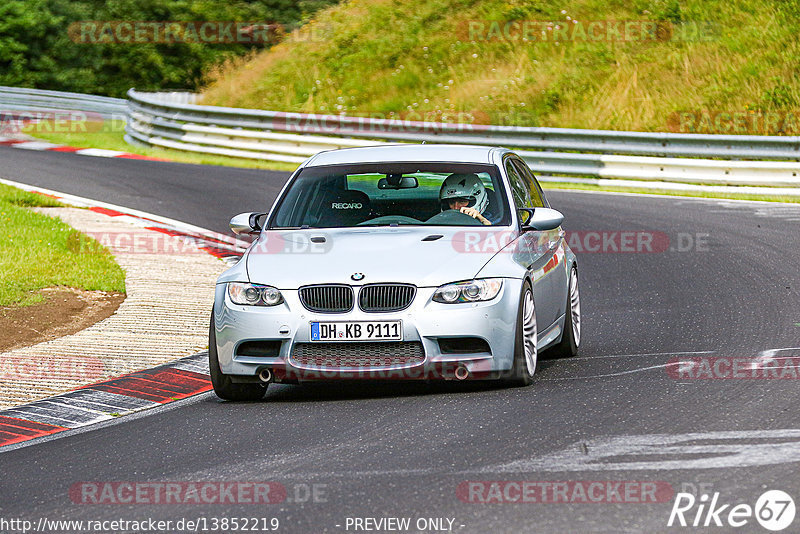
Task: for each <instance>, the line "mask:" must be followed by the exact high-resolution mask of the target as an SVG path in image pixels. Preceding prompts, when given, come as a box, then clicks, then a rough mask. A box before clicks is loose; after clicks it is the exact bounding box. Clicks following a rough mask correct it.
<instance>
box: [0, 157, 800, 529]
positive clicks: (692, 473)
mask: <svg viewBox="0 0 800 534" xmlns="http://www.w3.org/2000/svg"><path fill="white" fill-rule="evenodd" d="M0 162H1V163H0V177H3V178H7V179H10V180H15V181H19V182H23V183H26V184H30V185H37V186H41V187H45V188H49V189H54V190H57V191H61V192H65V193H71V194H75V195H80V196H85V197H88V198H93V199H97V200H102V201H106V202H112V203H115V204H119V205H123V206H127V207H131V208H136V209H140V210H144V211H149V212H152V213H156V214H159V215H163V216H167V217H171V218H175V219H178V220H182V221H185V222H189V223H192V224H195V225H199V226H202V227H205V228H209V229H212V230H217V231H226V228H227V221H228V219H229V218H230V217H231V216H232V215H234V214H236V213H238V212H243V211H251V210H258V209H264V210H266V209H268V207H269V205H270V203H271V201H272V199H273V198H274V197H275V195H276V194H277V192H278V190H279V188H280V187H281V186H282V185H283V181H284V180H285V178H286V176H287V173H279V172H268V171H255V170H241V169H229V168H223V167H200V166H194V165H186V164H176V163H161V162H150V161H131V160H118V159H108V160H106V159H102V158H91V157H84V156H76V155H71V154H59V153H42V152H27V151H24V150H17V149H13V148H6V147H0ZM548 198H549V199H550V201H551V203H552V204H553V207H555V208H557V209H559V210H561V211H562V212H563V213H565V215H566V220H565V228H566V229H567V230H568V231H571V232H574V234H571V238H573V239H576V240H577V243H579V244H580V245H581V247H582V248H583V251H581V247H579V248H578V249H577V250H576V252H578V254H579V267H580V277H581V286H580V288H581V295H582V306H583V321H584V329H583V343H582V347H581V353H580V355H579V356H578V357H576V358H573V359H570V360H546V361H543V362H541V364H540V368H539V370H538V372H537V380H536V381H535V382H534V385H533V386H532V387H529V388H523V389H500V388H495V387H492V386H487V385H482V384H472V383H467V384H455V383H446V384H434V385H425V384H409V383H401V384H390V385H384V384H363V383H361V384H359V383H348V384H340V383H338V384H331V385H328V384H316V385H310V386H304V387H298V386H275V385H273V386H270V389H269V392H268V394H267V396H266V398H265V399H264V400H263V401H262V402H258V403H238V404H237V403H225V402H221V401H219V400H218V399H217V398H216V397H215V396H214V395H213V394H204V395H202V396H199V397H195V398H193V399H191V400H188V401H183V402H180V403H176V404H175V407H174V408H170V409H165V410H161V411H154V412H149V413H148V414H146V415H144V416H141V417H128V418H123V419H121V420H119V421H115V422H114V424H110V425H105V426H100V427H94V429H92V430H88V431H84V432H79V433H74V434H71V435H67V436H66V437H63V438H60V439H55V440H52V441H48V442H44V443H36V444H34V445H31V446H27V447H22V448H19V449H16V450H7V451H6V452H2V453H0V472H2V474H3V481H2V485H0V517H3V518H24V519H29V520H32V521H34V522H36V521H38V520H39V518H49V519H69V520H100V519H109V520H110V519H126V520H142V519H147V518H153V519H156V520H173V521H177V520H180V519H182V518H189V519H194V520H196V519H197V518H202V517H205V518H207V519H208V521H209V522H210V521H211V519H212V518H218V519H220V518H233V517H247V518H251V517H257V518H262V517H263V518H273V517H274V518H278V519H279V520H280V527H279V531H280V532H348V531H349V532H353V531H356V527H357V525H358V524H359V523H357V522H355V519H356V518H360V519H362V520H363V519H365V518H375V519H376V520H379V519H380V518H387V517H396V518H410V521H411V529H410V531H417V530H416V529H417V526H415V525H416V522H417V521H418V520H419V519H420V518H423V519H429V518H430V519H435V518H443V519H444V521H443V522H442V523H441V525H439V524H438V523H436V522H427V521H425V522H423V523H420V525H422V526H423V527H425V528H424V529H422V530H424V531H442V530H446V529H447V528H448V527H449V528H451V529H452V530H453V531H456V532H463V533H483V532H552V533H561V532H609V533H611V532H682V531H687V532H688V531H703V530H708V529H703V528H700V527H697V528H692V527H687V528H685V529H682V528H677V527H676V526H673V527H671V528H670V527H668V526H667V521H668V519H669V518H670V513H671V510H672V507H673V503H674V500H675V498H674V496H675V493H677V492H680V491H688V492H695V491H696V492H697V493H698V494H699V493H706V494H709V495H711V494H713V493H716V492H718V493H719V496H718V500H719V503H720V504H730V505H731V507H732V506H734V505H736V504H741V503H743V504H748V505H750V506H755V504H756V501H757V499H758V497H759V496H760V495H761V494H762V493H764V492H765V491H766V490H783V491H785V492H787V493H788V494H789V495H790V496H792V497H794V499H795V501H797V499H798V498H800V417H798V415H797V414H798V411H797V406H798V405H800V381H798V380H797V378H799V377H798V375H797V374H795V375H794V376H793V377H792V376H790V375H791V369H794V372H795V373H797V372H798V370H797V369H796V367H792V366H791V365H789V366H787V367H786V368H785V369H783V371H782V372H786V373H789V374H787V375H785V376H784V375H782V376H784V379H776V378H769V373H767V372H761V373H760V374H759V373H757V372H755V369H757V368H758V367H759V366H761V365H767V364H769V363H770V362H771V363H772V364H774V363H775V362H778V363H780V362H786V361H800V360H791V359H789V360H787V359H786V358H790V357H797V358H800V348H797V349H794V350H792V348H794V347H800V306H798V303H799V302H800V274H798V273H800V231H798V227H799V226H800V205H797V206H791V205H785V204H774V205H770V204H766V203H744V202H734V201H721V200H693V199H680V198H662V197H652V198H645V197H633V196H623V195H601V194H586V193H579V192H563V191H553V192H550V193H549V194H548ZM620 232H643V233H640V234H634V236H642V235H644V236H646V238H645V242H646V243H651V244H653V246H652V247H650V249H651V250H653V251H652V252H646V251H633V252H615V251H614V250H613V249H614V248H617V249H619V248H621V246H622V245H621V243H622V241H620V240H621V239H623V238H622V237H621V234H620ZM612 234H614V235H612ZM632 239H633V243H634V244H635V243H636V239H637V237H634V238H632ZM598 246H599V247H600V250H599V251H597V252H589V251H588V250H585V249H594V248H596V247H598ZM623 248H629V247H627V246H626V247H623ZM635 248H636V247H635V246H634V249H635ZM640 248H641V247H640ZM646 248H647V247H645V248H644V249H642V250H646ZM176 282H178V283H179V282H180V281H176ZM165 342H167V341H166V340H165ZM776 349H789V350H776ZM735 359H736V361H745V360H746V361H747V362H749V363H751V364H752V365H751V366H749V367H747V368H746V369H747V371H743V372H742V374H743V375H746V376H748V377H749V376H751V367H752V368H753V369H752V374H754V375H759V376H756V377H755V378H740V379H722V377H723V376H724V373H725V368H724V367H723V366H719V365H718V369H717V370H716V371H714V373H713V376H714V377H718V378H719V379H713V378H708V377H710V376H712V374H709V375H706V378H705V379H696V378H693V377H692V375H691V372H689V373H688V374H685V373H684V374H682V373H683V371H685V370H686V367H685V365H686V362H687V361H701V360H703V361H705V362H712V364H711V365H712V366H713V362H715V361H716V362H718V363H719V362H723V363H726V362H727V363H730V362H733V361H734V360H735ZM681 362H683V363H681ZM794 365H796V364H794ZM765 377H766V378H765ZM787 377H788V378H787ZM792 378H794V379H792ZM86 481H91V482H132V483H136V482H139V483H143V482H165V483H166V482H187V481H195V482H205V481H215V482H234V481H240V482H243V481H251V482H252V481H270V482H277V483H280V484H282V485H283V486H284V487H285V488H286V492H287V493H286V499H285V500H283V499H281V500H282V502H279V503H274V504H243V503H237V504H229V503H228V504H211V505H209V504H192V503H188V504H187V503H183V504H159V505H152V504H83V503H79V504H76V503H75V502H74V500H76V498H75V497H74V493H73V496H72V497H71V496H70V488H73V487H74V485H76V484H77V483H80V482H86ZM470 481H471V482H473V483H475V484H473V485H469V484H470ZM491 481H518V482H521V481H528V482H567V483H568V487H569V488H570V493H569V495H571V497H570V499H569V500H570V501H571V502H568V503H565V502H563V501H564V499H563V498H560V497H558V494H552V495H550V497H547V498H545V500H550V501H557V502H524V503H522V502H512V503H498V502H497V501H498V500H502V499H501V498H498V496H497V495H496V494H495V495H494V497H492V493H491V491H490V490H489V489H487V488H492V485H491V484H490V482H491ZM576 481H579V482H577V484H578V485H581V484H582V483H585V484H583V486H582V487H588V484H589V483H590V481H599V482H602V484H601V486H602V487H604V488H607V487H608V484H607V482H609V481H617V482H626V481H627V482H640V483H641V482H649V483H652V484H653V485H652V486H648V487H651V488H652V487H657V488H662V489H663V488H667V491H666V493H659V494H658V495H660V497H659V498H657V499H655V500H656V501H659V502H652V500H653V499H650V500H649V502H644V503H641V502H630V501H635V500H636V497H635V496H634V495H628V496H627V497H626V495H625V494H624V492H621V493H622V496H621V498H617V497H618V495H617V494H616V493H614V492H611V493H610V494H609V493H608V492H606V493H604V494H603V495H605V498H601V499H600V502H579V501H580V497H579V496H578V497H576V496H575V495H574V494H573V493H572V488H573V487H574V486H575V484H576ZM495 487H502V488H506V489H508V488H512V489H514V488H515V487H514V486H509V485H508V484H503V485H500V486H498V485H495ZM537 487H545V486H537ZM597 487H600V486H597ZM620 487H627V486H620ZM639 487H641V486H639ZM465 488H470V489H468V490H465ZM484 490H486V491H484ZM314 491H316V498H315V497H314V495H313V492H314ZM507 494H508V495H506V496H505V497H504V498H505V499H507V500H511V499H513V497H514V496H515V495H516V493H515V492H514V491H508V492H507ZM594 495H595V496H596V494H594ZM539 496H540V495H539V494H538V493H537V494H536V497H537V498H536V500H537V501H538V500H540V499H539ZM562 496H563V494H562ZM487 498H489V500H491V498H494V502H492V503H483V502H475V501H481V500H486V499H487ZM77 500H78V501H79V502H80V499H79V498H77ZM588 500H591V499H588ZM645 500H646V501H647V499H645ZM608 501H611V502H608ZM619 501H629V502H619ZM728 510H730V508H728ZM728 510H726V511H725V512H724V513H723V514H721V515H720V516H719V517H720V519H721V520H722V521H723V522H724V523H723V524H724V526H722V527H716V528H713V529H712V531H714V532H729V531H737V532H765V530H763V529H762V528H761V527H760V526H759V525H758V523H757V522H756V519H755V518H753V517H750V518H749V519H747V520H748V523H746V526H745V527H743V528H739V529H734V528H733V527H731V526H730V525H729V524H728V523H727V522H726V521H727V513H728ZM697 511H698V507H697V506H695V507H694V508H692V509H691V510H690V511H687V512H686V519H687V521H689V522H690V524H691V521H693V520H694V518H695V515H696V512H697ZM701 515H702V517H701V518H699V521H700V524H701V525H702V521H705V520H706V516H705V514H701ZM348 518H350V519H348ZM448 520H452V523H450V522H449V521H448ZM208 524H209V526H210V523H208ZM360 524H361V525H362V526H363V527H365V528H366V526H375V524H374V523H369V522H367V523H364V522H362V523H360ZM712 524H713V523H712ZM798 524H800V519H795V523H794V524H793V525H792V527H793V528H791V529H788V530H787V532H789V531H793V532H797V531H798V530H797V525H798ZM381 525H383V527H386V526H388V525H389V524H387V523H382V524H381ZM435 527H438V528H435ZM172 531H174V532H178V530H176V529H172ZM227 531H233V528H232V527H229V528H228V529H227ZM361 531H364V529H362V530H361ZM383 531H386V529H385V528H384V530H383Z"/></svg>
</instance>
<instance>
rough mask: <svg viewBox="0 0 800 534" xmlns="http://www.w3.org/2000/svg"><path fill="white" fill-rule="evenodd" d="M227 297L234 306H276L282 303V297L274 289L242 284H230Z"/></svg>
mask: <svg viewBox="0 0 800 534" xmlns="http://www.w3.org/2000/svg"><path fill="white" fill-rule="evenodd" d="M228 295H229V296H230V297H231V301H233V303H234V304H239V305H242V306H277V305H278V304H280V303H281V302H283V295H281V292H280V291H278V290H277V289H275V288H274V287H270V286H261V285H256V284H245V283H242V282H230V283H229V284H228Z"/></svg>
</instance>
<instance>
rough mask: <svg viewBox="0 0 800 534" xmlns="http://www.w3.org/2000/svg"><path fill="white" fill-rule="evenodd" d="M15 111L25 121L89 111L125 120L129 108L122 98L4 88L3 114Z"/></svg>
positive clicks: (0, 97) (0, 98)
mask: <svg viewBox="0 0 800 534" xmlns="http://www.w3.org/2000/svg"><path fill="white" fill-rule="evenodd" d="M12 111H13V112H19V113H18V115H19V116H23V117H24V116H25V115H28V116H30V115H33V114H34V113H35V112H41V111H85V112H89V113H96V114H98V115H100V116H102V117H103V118H106V119H111V118H114V119H121V120H124V119H125V117H126V116H127V112H128V107H127V104H126V101H125V100H124V99H122V98H110V97H107V96H95V95H85V94H81V93H65V92H60V91H46V90H42V89H26V88H22V87H3V86H0V113H8V112H12Z"/></svg>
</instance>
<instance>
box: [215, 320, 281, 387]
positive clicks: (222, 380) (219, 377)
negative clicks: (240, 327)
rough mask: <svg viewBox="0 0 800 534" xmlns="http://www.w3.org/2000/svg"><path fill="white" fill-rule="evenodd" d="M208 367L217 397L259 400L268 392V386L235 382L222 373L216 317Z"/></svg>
mask: <svg viewBox="0 0 800 534" xmlns="http://www.w3.org/2000/svg"><path fill="white" fill-rule="evenodd" d="M208 369H209V371H210V374H211V385H212V386H214V393H216V394H217V397H219V398H220V399H224V400H229V401H257V400H261V398H262V397H263V396H264V393H266V391H267V388H266V386H262V385H261V384H235V383H234V382H233V381H232V380H231V377H230V375H225V374H222V371H221V370H220V367H219V357H218V355H217V333H216V328H215V327H214V317H213V316H212V317H211V326H210V327H209V330H208Z"/></svg>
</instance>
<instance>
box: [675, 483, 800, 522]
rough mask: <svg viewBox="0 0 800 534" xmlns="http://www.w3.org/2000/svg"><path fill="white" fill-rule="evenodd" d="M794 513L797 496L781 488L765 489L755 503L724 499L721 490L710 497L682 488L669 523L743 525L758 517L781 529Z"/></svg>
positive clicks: (792, 519)
mask: <svg viewBox="0 0 800 534" xmlns="http://www.w3.org/2000/svg"><path fill="white" fill-rule="evenodd" d="M794 516H795V506H794V499H792V498H791V497H790V496H789V494H788V493H786V492H784V491H781V490H769V491H765V492H764V493H762V494H761V496H760V497H759V498H758V499H757V500H756V503H755V506H751V505H749V504H746V503H739V504H732V503H729V502H725V501H724V500H723V499H720V494H719V492H714V494H713V495H712V496H711V497H710V498H709V495H708V494H703V495H701V496H700V498H699V499H698V498H696V497H695V496H694V495H692V494H691V493H683V492H682V493H678V494H677V495H676V496H675V503H674V504H673V505H672V512H670V514H669V520H668V521H667V526H668V527H672V526H681V527H723V526H725V527H733V528H739V527H743V526H745V525H752V524H753V519H754V518H755V521H756V522H758V524H759V525H761V526H762V527H763V528H765V529H767V530H771V531H773V532H778V531H781V530H784V529H786V528H787V527H789V525H791V524H792V522H793V521H794ZM748 531H749V529H748Z"/></svg>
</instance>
